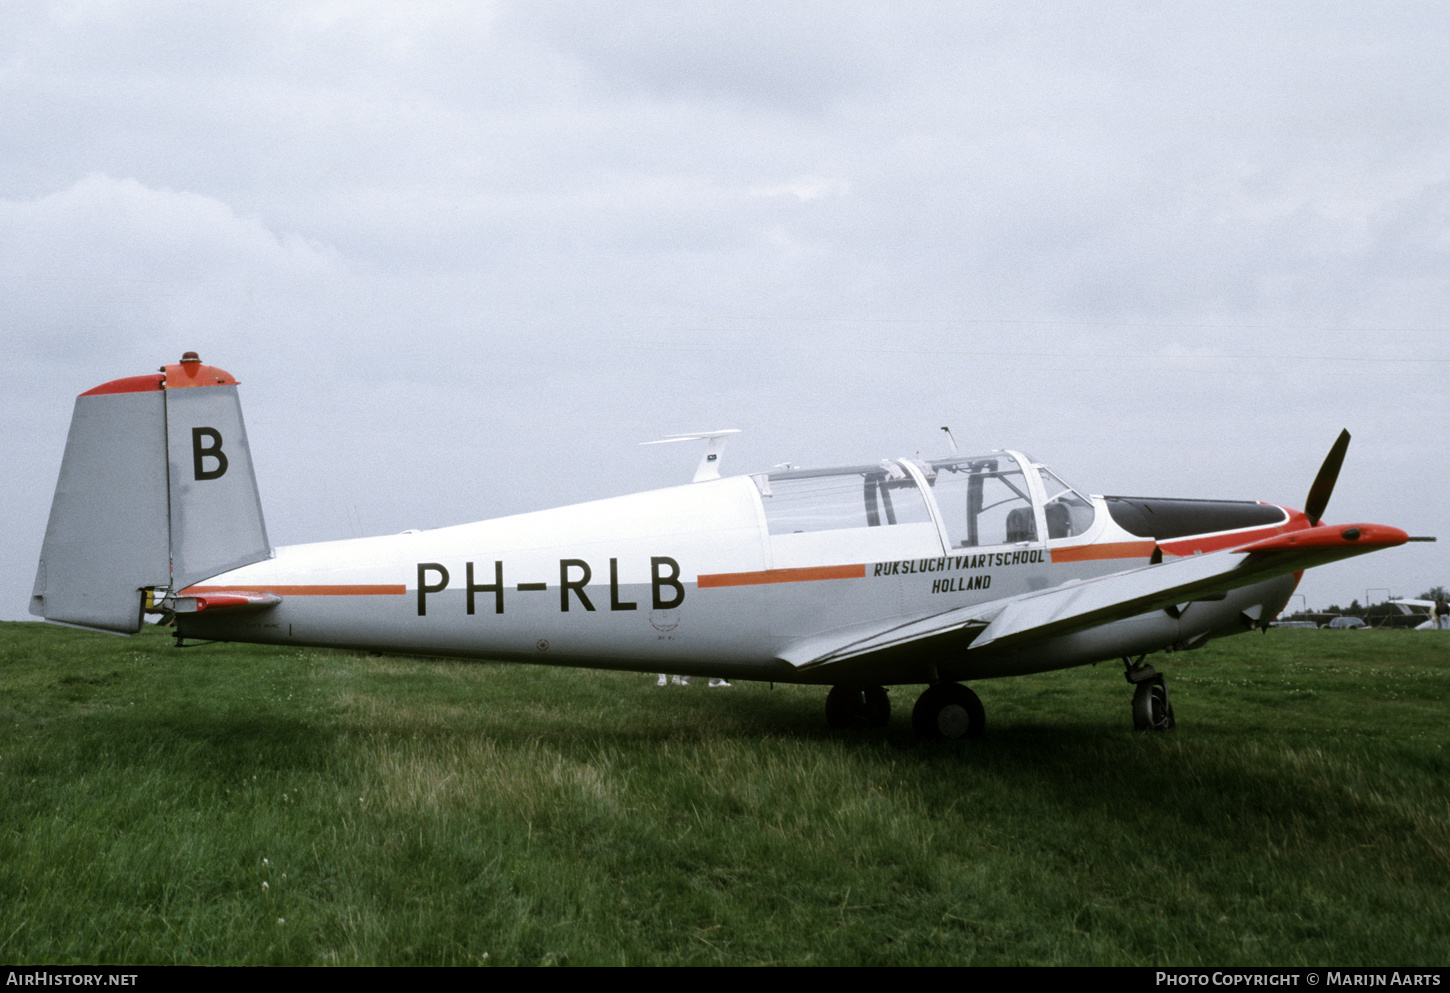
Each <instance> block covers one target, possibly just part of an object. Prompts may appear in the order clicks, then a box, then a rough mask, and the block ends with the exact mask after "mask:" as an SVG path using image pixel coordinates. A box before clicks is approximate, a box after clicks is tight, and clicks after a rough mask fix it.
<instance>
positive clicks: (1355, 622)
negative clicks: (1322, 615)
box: [1324, 617, 1369, 631]
mask: <svg viewBox="0 0 1450 993" xmlns="http://www.w3.org/2000/svg"><path fill="white" fill-rule="evenodd" d="M1324 626H1325V627H1327V628H1335V629H1336V630H1340V631H1353V630H1354V629H1355V628H1363V627H1369V625H1368V624H1366V623H1365V622H1364V621H1362V620H1360V619H1359V618H1358V617H1336V618H1335V619H1334V620H1332V621H1330V622H1329V623H1328V624H1326V625H1324Z"/></svg>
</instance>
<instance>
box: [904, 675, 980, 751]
mask: <svg viewBox="0 0 1450 993" xmlns="http://www.w3.org/2000/svg"><path fill="white" fill-rule="evenodd" d="M911 726H912V728H913V729H914V730H915V731H916V736H917V737H918V738H921V739H922V740H924V741H944V740H957V739H961V738H980V737H981V736H982V732H983V731H984V730H986V726H987V713H986V711H985V710H984V709H983V708H982V701H981V699H980V698H979V697H978V696H977V694H975V693H973V692H972V691H971V690H969V689H967V688H966V687H965V686H963V685H962V684H961V683H937V684H935V685H934V686H928V687H927V688H926V691H925V692H924V693H922V695H921V696H920V697H919V698H918V699H917V701H916V706H915V707H914V708H913V709H912V711H911Z"/></svg>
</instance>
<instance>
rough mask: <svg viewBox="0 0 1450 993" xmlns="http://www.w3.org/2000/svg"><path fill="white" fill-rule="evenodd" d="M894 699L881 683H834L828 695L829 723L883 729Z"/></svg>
mask: <svg viewBox="0 0 1450 993" xmlns="http://www.w3.org/2000/svg"><path fill="white" fill-rule="evenodd" d="M890 719H891V701H890V700H889V699H887V696H886V690H885V688H884V687H881V686H845V685H843V686H832V687H831V692H830V693H829V694H827V695H826V723H827V724H829V725H830V726H831V727H833V728H884V727H885V726H886V722H887V721H889V720H890Z"/></svg>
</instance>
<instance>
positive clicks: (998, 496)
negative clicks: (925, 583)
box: [923, 452, 1037, 548]
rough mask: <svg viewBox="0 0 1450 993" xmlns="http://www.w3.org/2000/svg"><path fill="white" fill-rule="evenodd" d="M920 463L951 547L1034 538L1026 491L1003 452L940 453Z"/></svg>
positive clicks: (1019, 469)
mask: <svg viewBox="0 0 1450 993" xmlns="http://www.w3.org/2000/svg"><path fill="white" fill-rule="evenodd" d="M923 468H924V469H925V470H926V475H927V479H928V481H929V482H930V484H931V487H932V493H933V495H934V496H935V497H936V502H937V507H938V508H939V509H940V511H941V515H942V523H943V524H944V525H945V526H946V530H947V537H948V539H949V540H950V542H951V546H952V547H953V548H975V547H978V546H981V545H1015V544H1021V543H1023V542H1029V541H1036V540H1037V522H1036V519H1035V517H1034V515H1033V513H1032V497H1031V495H1030V494H1031V491H1030V490H1029V489H1028V486H1027V480H1026V476H1025V475H1024V473H1023V471H1022V466H1021V465H1019V464H1018V462H1017V460H1016V459H1015V458H1013V457H1012V456H1011V455H1009V454H1008V453H1006V452H994V453H993V454H991V455H981V456H972V457H967V458H952V459H939V460H935V461H932V462H928V463H926V464H925V465H924V466H923Z"/></svg>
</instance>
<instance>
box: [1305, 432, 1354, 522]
mask: <svg viewBox="0 0 1450 993" xmlns="http://www.w3.org/2000/svg"><path fill="white" fill-rule="evenodd" d="M1348 450H1349V432H1348V431H1341V432H1339V437H1338V438H1336V439H1335V441H1334V447H1333V448H1331V449H1330V450H1329V454H1328V455H1327V456H1326V457H1325V459H1324V464H1323V465H1322V466H1320V467H1319V475H1317V476H1315V477H1314V485H1313V486H1311V487H1309V495H1308V496H1307V497H1305V498H1304V516H1305V517H1307V518H1309V523H1310V524H1311V525H1313V526H1314V527H1318V526H1319V519H1320V518H1321V517H1323V516H1324V508H1325V507H1327V506H1329V495H1330V494H1331V493H1333V492H1334V484H1335V481H1337V480H1338V479H1339V467H1340V466H1342V465H1344V453H1345V452H1346V451H1348Z"/></svg>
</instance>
